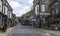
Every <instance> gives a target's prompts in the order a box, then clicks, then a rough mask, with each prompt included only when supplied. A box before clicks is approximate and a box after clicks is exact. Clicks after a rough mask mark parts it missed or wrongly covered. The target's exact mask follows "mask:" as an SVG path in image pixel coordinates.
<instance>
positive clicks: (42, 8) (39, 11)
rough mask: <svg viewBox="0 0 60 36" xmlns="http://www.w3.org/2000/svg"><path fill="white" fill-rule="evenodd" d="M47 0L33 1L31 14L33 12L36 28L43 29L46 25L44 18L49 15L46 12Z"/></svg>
mask: <svg viewBox="0 0 60 36" xmlns="http://www.w3.org/2000/svg"><path fill="white" fill-rule="evenodd" d="M47 1H48V0H34V2H33V10H34V11H33V12H35V16H36V19H37V21H38V22H37V24H36V26H37V27H38V26H39V27H42V28H43V27H44V26H45V24H46V19H45V18H46V16H48V15H50V13H49V12H47V9H48V4H49V3H48V2H47Z"/></svg>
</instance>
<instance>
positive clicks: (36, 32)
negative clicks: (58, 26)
mask: <svg viewBox="0 0 60 36" xmlns="http://www.w3.org/2000/svg"><path fill="white" fill-rule="evenodd" d="M8 36H60V31H53V30H45V29H40V28H34V27H31V26H22V25H20V24H18V25H17V26H16V28H15V29H14V30H13V31H12V32H11V33H10V34H9V35H8Z"/></svg>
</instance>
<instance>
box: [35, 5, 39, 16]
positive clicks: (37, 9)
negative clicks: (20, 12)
mask: <svg viewBox="0 0 60 36" xmlns="http://www.w3.org/2000/svg"><path fill="white" fill-rule="evenodd" d="M35 14H36V15H38V14H39V5H36V7H35Z"/></svg>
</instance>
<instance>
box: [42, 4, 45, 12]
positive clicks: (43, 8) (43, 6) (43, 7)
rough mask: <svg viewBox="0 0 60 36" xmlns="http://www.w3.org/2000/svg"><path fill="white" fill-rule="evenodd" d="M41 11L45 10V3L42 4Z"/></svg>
mask: <svg viewBox="0 0 60 36" xmlns="http://www.w3.org/2000/svg"><path fill="white" fill-rule="evenodd" d="M41 12H45V5H44V4H41Z"/></svg>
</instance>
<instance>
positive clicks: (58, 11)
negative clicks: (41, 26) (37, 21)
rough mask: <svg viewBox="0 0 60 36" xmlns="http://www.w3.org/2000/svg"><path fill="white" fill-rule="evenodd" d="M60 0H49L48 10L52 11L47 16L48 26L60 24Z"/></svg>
mask: <svg viewBox="0 0 60 36" xmlns="http://www.w3.org/2000/svg"><path fill="white" fill-rule="evenodd" d="M59 7H60V0H49V6H48V8H49V9H48V10H49V11H48V12H49V13H50V15H49V16H47V17H46V19H47V22H48V24H47V25H48V27H49V28H50V26H51V25H52V26H53V25H56V27H57V26H58V25H60V8H59Z"/></svg>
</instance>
